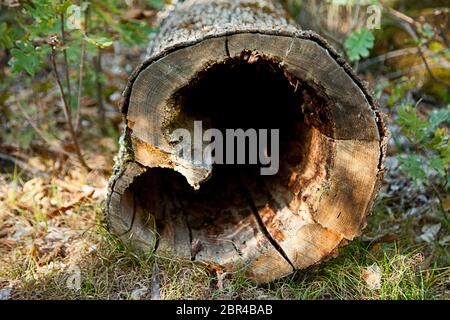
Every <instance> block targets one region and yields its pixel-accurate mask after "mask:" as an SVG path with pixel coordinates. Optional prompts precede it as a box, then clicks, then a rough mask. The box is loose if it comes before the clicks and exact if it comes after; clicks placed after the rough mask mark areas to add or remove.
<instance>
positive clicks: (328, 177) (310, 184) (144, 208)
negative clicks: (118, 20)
mask: <svg viewBox="0 0 450 320" xmlns="http://www.w3.org/2000/svg"><path fill="white" fill-rule="evenodd" d="M248 65H251V67H249V68H250V69H251V70H253V71H251V72H255V74H258V72H263V71H264V70H266V69H267V70H272V69H273V70H274V74H273V75H269V76H268V78H267V79H268V80H267V81H272V80H270V79H272V78H274V77H275V76H277V77H280V78H283V79H284V80H283V79H281V80H280V81H279V82H278V83H277V86H283V85H285V86H286V88H285V89H286V90H287V91H289V92H290V94H291V95H292V99H291V100H292V101H293V102H292V103H291V102H289V104H290V106H289V108H291V109H292V111H289V110H291V109H289V108H288V107H285V106H278V105H274V106H273V110H270V108H268V109H267V112H268V113H271V112H273V115H272V116H270V115H269V116H266V118H265V119H268V120H267V121H269V122H270V119H272V118H274V119H275V118H276V119H281V120H280V121H281V122H280V123H277V124H276V125H280V126H281V127H283V128H285V127H286V128H287V127H289V128H290V129H289V130H288V129H282V130H285V131H283V132H285V136H284V137H285V139H284V140H283V141H284V142H283V154H281V158H280V170H279V173H278V174H277V175H275V176H259V175H258V174H253V173H252V171H251V170H244V171H242V170H235V169H234V168H219V167H217V166H205V165H198V164H195V163H193V162H189V161H186V160H184V159H182V158H180V157H179V156H178V155H177V154H176V153H175V151H174V145H173V141H172V138H171V129H173V128H175V127H180V125H181V126H184V127H185V128H187V129H188V130H191V131H192V130H193V128H192V126H191V124H192V123H193V121H194V120H199V119H198V117H199V116H201V119H202V120H203V121H204V122H205V123H206V124H209V123H210V122H211V123H213V122H214V121H216V120H217V119H214V116H213V114H216V113H217V111H214V106H215V105H218V106H221V105H220V101H217V102H216V103H215V104H212V105H211V108H210V109H208V108H205V109H204V110H203V111H202V112H203V113H202V114H200V115H199V113H198V112H197V113H195V112H188V111H187V110H188V107H187V103H188V102H186V101H189V95H190V94H191V93H192V92H194V90H201V89H198V88H203V87H202V85H203V84H204V83H208V82H209V81H213V80H212V79H220V77H216V78H213V77H212V76H211V75H212V74H214V73H218V72H224V73H226V74H228V75H229V74H231V75H235V74H236V73H233V72H239V70H240V69H239V68H242V70H247V69H248V68H247V67H246V66H248ZM253 66H254V68H253ZM264 66H268V67H267V68H266V67H264ZM237 68H238V69H237ZM252 68H253V69H252ZM236 69H237V70H238V71H233V70H236ZM227 70H231V71H230V72H229V73H227V72H228V71H227ZM261 70H263V71H261ZM264 72H265V71H264ZM208 77H210V78H208ZM264 79H266V78H264ZM237 80H238V79H236V81H237ZM257 80H258V79H256V78H255V81H257ZM214 81H215V80H214ZM283 81H284V82H283ZM274 86H275V85H274ZM222 87H223V88H224V89H223V90H230V89H229V88H235V87H233V86H232V83H220V85H218V86H215V87H214V86H213V87H212V89H213V90H220V88H222ZM249 87H252V86H251V84H250V85H249ZM196 88H197V89H196ZM205 88H207V86H205ZM235 89H236V88H235ZM238 89H239V88H238ZM255 90H256V91H255V92H256V93H254V94H256V95H263V94H264V91H267V90H261V91H258V88H256V89H255ZM286 90H284V89H280V91H279V92H287V91H286ZM217 92H219V91H217ZM219 93H220V92H219ZM207 94H208V92H205V95H207ZM232 94H233V92H226V94H224V97H225V98H226V97H227V96H229V95H232ZM249 94H251V93H249ZM200 96H201V95H200ZM208 97H210V96H208ZM269 97H270V96H269ZM255 99H257V96H255ZM185 100H186V101H185ZM291 100H289V99H283V97H280V99H279V101H283V103H288V102H286V101H291ZM257 101H259V100H257ZM243 108H245V106H243ZM261 108H262V107H261ZM288 109H289V110H288ZM205 110H206V111H205ZM208 110H210V111H208ZM230 110H234V109H230ZM241 110H242V109H241ZM255 110H257V109H255ZM264 110H265V109H264ZM122 111H123V113H124V115H125V116H126V130H125V132H124V135H123V137H122V139H121V150H120V152H119V155H118V157H117V161H116V167H115V171H114V174H113V176H112V178H111V181H110V186H109V195H108V201H107V208H106V210H107V213H108V222H109V226H110V228H111V230H112V231H113V232H114V233H115V234H117V235H119V236H120V237H121V238H122V240H123V241H125V242H128V243H130V244H132V245H134V246H135V247H138V248H140V249H143V250H159V251H166V250H169V251H172V252H173V253H174V254H176V255H178V256H180V257H184V258H186V259H191V260H195V261H199V262H204V263H206V264H214V265H220V266H221V267H223V268H225V269H227V270H229V271H237V270H241V269H245V270H246V272H247V273H248V275H249V276H251V277H252V278H254V279H255V280H256V281H257V282H268V281H271V280H273V279H277V278H280V277H283V276H285V275H287V274H289V273H291V272H293V271H294V270H296V269H304V268H308V267H310V266H312V265H315V264H318V263H320V262H321V261H324V260H326V259H328V258H329V257H331V256H334V255H335V254H336V253H337V251H338V248H339V247H340V246H341V245H342V244H345V243H347V242H348V241H349V240H352V239H354V238H355V237H356V236H358V235H360V233H361V231H362V229H363V228H364V226H365V224H366V216H367V215H368V214H369V213H370V212H371V210H372V205H373V201H374V198H375V196H376V194H377V192H378V188H379V185H380V182H381V180H382V177H383V171H384V168H383V162H384V157H385V145H386V136H387V133H386V130H385V128H384V125H383V122H382V119H381V116H380V113H379V111H378V108H377V104H376V102H375V101H374V99H373V98H372V95H371V94H370V92H369V90H368V89H367V88H366V86H365V85H364V83H362V82H361V81H360V80H359V78H358V77H357V76H356V75H355V74H354V73H353V71H352V70H351V68H350V67H349V66H348V64H347V63H346V62H345V61H344V60H343V59H342V58H341V57H340V55H339V54H338V53H337V52H336V51H335V50H334V49H333V48H332V47H330V46H329V45H328V44H327V43H326V41H325V40H323V39H322V38H321V37H320V36H318V35H316V34H315V33H314V32H311V31H303V30H301V29H300V28H299V27H298V26H297V25H296V24H295V23H294V22H292V20H291V19H290V18H289V17H288V16H287V14H286V12H285V11H284V9H283V7H282V6H281V5H280V4H279V3H277V2H274V1H268V0H260V1H255V0H253V1H249V0H235V1H232V0H216V1H211V0H188V1H185V2H183V3H181V4H179V5H178V6H177V7H176V8H175V9H174V10H173V11H172V12H170V13H169V15H168V16H167V18H166V19H165V21H163V23H162V26H161V30H160V32H159V33H158V34H157V35H156V37H155V38H154V39H153V40H152V41H151V43H150V46H149V49H148V58H147V59H146V60H145V61H144V62H143V63H142V65H141V66H139V67H138V68H137V69H136V71H135V72H134V73H133V75H132V76H131V78H130V81H129V85H128V87H127V89H126V90H125V92H124V103H123V107H122ZM209 112H210V113H209ZM230 112H231V111H230ZM288 112H290V113H288ZM284 113H286V114H287V115H286V116H285V117H283V114H284ZM238 116H239V115H236V117H238ZM259 116H261V117H262V115H258V114H255V117H254V118H255V119H258V117H259ZM217 117H220V116H217V115H216V118H217ZM227 119H228V118H227ZM230 119H232V118H230ZM211 125H212V124H211ZM273 125H275V124H273ZM269 127H270V124H269ZM225 167H226V166H225Z"/></svg>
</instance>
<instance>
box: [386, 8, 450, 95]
mask: <svg viewBox="0 0 450 320" xmlns="http://www.w3.org/2000/svg"><path fill="white" fill-rule="evenodd" d="M380 3H381V4H382V6H383V7H384V8H385V9H386V10H387V12H388V13H389V14H390V15H391V16H393V17H394V18H396V19H397V20H399V21H400V22H401V23H400V25H401V26H402V27H403V29H405V31H406V32H407V33H408V34H409V35H410V36H411V37H412V38H413V39H414V41H415V43H416V45H417V49H418V52H419V55H420V57H421V59H422V61H423V63H424V65H425V69H426V70H427V72H428V74H429V75H430V77H431V78H432V79H433V80H434V81H436V82H438V83H440V84H442V85H443V86H445V87H447V88H448V89H450V83H447V82H446V81H444V80H442V79H440V78H438V77H436V76H435V75H434V73H433V71H432V69H431V67H430V65H429V63H428V60H427V58H426V56H425V54H424V51H423V48H422V45H421V43H420V38H419V35H418V30H420V29H421V28H422V25H421V24H420V23H419V22H417V21H416V20H414V19H413V18H411V17H409V16H407V15H406V14H404V13H402V12H400V11H397V10H395V9H393V8H391V7H389V6H386V5H385V4H384V3H383V1H381V0H380Z"/></svg>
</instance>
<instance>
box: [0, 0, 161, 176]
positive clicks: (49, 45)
mask: <svg viewBox="0 0 450 320" xmlns="http://www.w3.org/2000/svg"><path fill="white" fill-rule="evenodd" d="M158 3H159V5H162V4H163V3H162V1H161V0H155V1H152V4H151V5H152V6H153V7H156V6H157V4H158ZM2 10H3V8H2ZM126 10H128V5H127V4H126V3H125V2H124V1H115V0H106V1H99V0H88V1H78V2H75V1H67V0H61V1H56V0H35V1H33V2H23V3H22V4H21V5H20V7H18V8H16V9H12V8H7V9H6V10H5V13H3V12H2V13H1V14H0V50H2V49H3V50H7V52H8V56H9V57H10V60H9V62H8V64H9V66H10V73H11V76H10V77H9V78H8V79H5V81H14V79H18V76H20V79H21V82H22V83H23V84H27V83H29V84H33V85H31V86H28V85H27V86H28V87H29V88H33V90H34V89H35V87H36V86H35V85H34V84H35V83H38V82H40V81H41V79H42V78H45V79H54V80H53V81H54V85H53V86H50V87H48V86H47V87H46V88H47V89H46V90H47V91H48V90H50V89H51V88H52V87H53V88H54V87H56V88H57V89H58V94H59V96H60V98H61V101H62V111H63V114H64V117H65V121H66V124H67V129H68V132H69V135H70V137H71V143H72V145H73V146H74V150H75V153H76V154H77V156H78V158H79V160H80V162H81V163H82V164H83V166H84V167H86V168H89V167H88V166H87V164H86V162H85V160H84V158H83V155H82V153H81V150H80V146H79V143H78V131H79V128H80V109H81V107H82V103H81V101H82V99H83V96H85V95H89V96H94V97H96V98H97V99H98V105H99V110H100V112H99V114H100V116H102V115H103V117H104V106H103V95H104V94H105V93H104V91H103V82H104V79H105V78H104V76H103V72H102V68H101V65H102V64H101V55H102V52H103V50H104V49H105V48H107V47H111V46H112V45H113V43H114V42H115V41H118V42H121V43H122V44H123V45H130V46H131V45H140V44H146V43H147V42H148V41H147V39H148V36H149V33H150V32H152V28H151V27H150V26H149V25H148V22H146V21H139V20H130V19H123V18H122V15H123V13H124V12H125V11H126ZM87 64H92V66H91V67H87V66H86V65H87ZM37 75H40V76H39V77H37ZM0 76H1V75H0ZM42 76H44V77H42ZM29 80H31V81H29ZM28 81H29V82H28ZM41 87H42V86H41ZM93 88H95V89H93ZM27 112H32V111H30V110H29V109H28V110H27ZM35 112H36V113H38V111H37V110H35ZM27 119H28V118H27ZM104 120H105V119H104V118H103V119H102V121H100V122H101V123H102V124H105V121H104ZM33 127H35V126H33Z"/></svg>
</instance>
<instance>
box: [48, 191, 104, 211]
mask: <svg viewBox="0 0 450 320" xmlns="http://www.w3.org/2000/svg"><path fill="white" fill-rule="evenodd" d="M94 192H95V190H92V191H90V192H89V193H86V194H83V195H82V196H80V197H78V198H77V199H75V200H74V201H72V202H71V203H69V204H67V205H64V206H62V207H59V208H57V209H54V210H52V211H50V212H48V213H47V215H46V216H47V217H48V218H54V217H56V216H57V215H59V214H61V213H64V212H66V211H67V210H70V209H72V208H73V207H75V206H76V205H78V204H80V203H81V202H83V201H85V200H87V199H89V198H91V197H92V196H93V195H94Z"/></svg>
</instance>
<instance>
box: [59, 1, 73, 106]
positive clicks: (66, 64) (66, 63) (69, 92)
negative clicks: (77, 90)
mask: <svg viewBox="0 0 450 320" xmlns="http://www.w3.org/2000/svg"><path fill="white" fill-rule="evenodd" d="M60 2H61V4H63V0H61V1H60ZM60 20H61V46H62V48H63V55H64V73H65V75H66V82H67V95H68V98H69V101H68V102H69V107H70V106H71V100H72V89H71V85H70V74H69V60H68V59H67V50H66V48H65V45H66V31H65V28H64V23H65V21H64V13H61V15H60ZM69 113H72V110H71V108H69Z"/></svg>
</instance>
